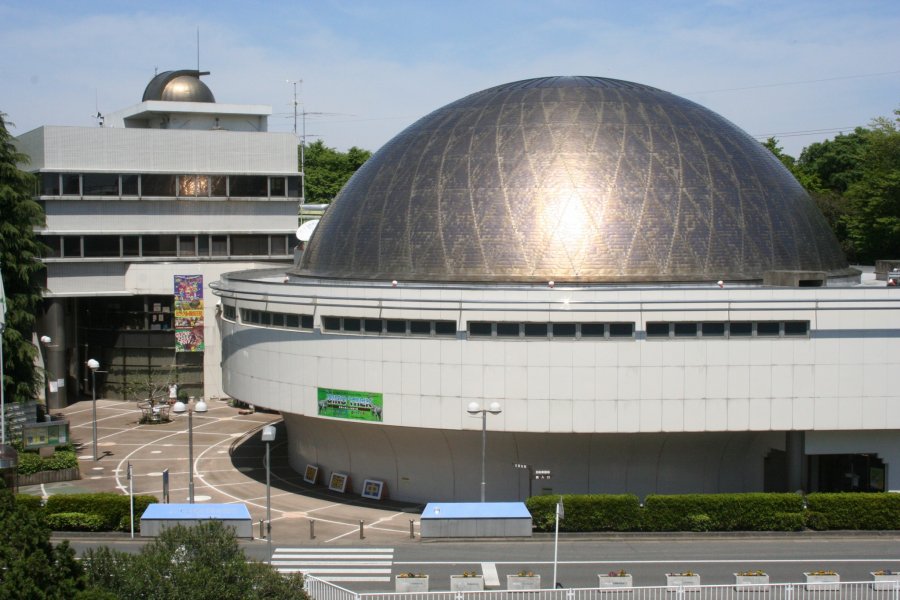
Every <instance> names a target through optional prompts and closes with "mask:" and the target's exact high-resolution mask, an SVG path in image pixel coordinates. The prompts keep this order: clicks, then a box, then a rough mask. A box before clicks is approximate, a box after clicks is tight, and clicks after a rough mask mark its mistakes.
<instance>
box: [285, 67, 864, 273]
mask: <svg viewBox="0 0 900 600" xmlns="http://www.w3.org/2000/svg"><path fill="white" fill-rule="evenodd" d="M781 269H791V270H810V271H826V272H829V273H831V274H832V275H839V274H843V273H844V272H845V271H846V269H847V262H846V260H845V258H844V256H843V254H842V252H841V250H840V248H839V246H838V243H837V240H836V238H835V236H834V235H833V233H832V232H831V230H830V229H829V228H828V225H827V223H826V221H825V219H824V217H823V216H822V214H821V212H820V211H819V210H818V208H817V207H816V205H815V203H814V202H813V200H812V199H811V198H810V197H809V195H808V194H807V193H806V192H805V191H804V189H803V188H802V187H801V186H800V184H799V183H797V181H796V180H795V179H794V178H793V177H792V176H791V175H790V173H789V172H788V171H787V170H786V169H785V168H784V167H783V166H782V165H781V164H780V163H779V162H778V160H777V159H776V158H775V157H774V156H772V155H771V153H770V152H769V151H768V150H766V149H765V148H764V147H763V146H762V145H761V144H760V143H759V142H757V141H756V140H754V139H753V138H751V137H750V136H748V135H747V134H746V133H744V132H742V131H741V130H740V129H738V128H737V127H735V126H734V125H732V124H731V123H730V122H728V121H727V120H725V119H723V118H722V117H720V116H719V115H717V114H715V113H713V112H712V111H710V110H707V109H705V108H703V107H701V106H699V105H697V104H695V103H693V102H690V101H688V100H685V99H683V98H680V97H678V96H675V95H672V94H670V93H668V92H664V91H661V90H658V89H655V88H652V87H648V86H643V85H640V84H636V83H630V82H623V81H618V80H613V79H603V78H597V77H549V78H543V79H534V80H528V81H522V82H515V83H510V84H506V85H501V86H498V87H495V88H491V89H488V90H484V91H481V92H478V93H475V94H472V95H470V96H467V97H465V98H462V99H461V100H458V101H456V102H453V103H451V104H449V105H447V106H445V107H443V108H441V109H438V110H436V111H434V112H432V113H431V114H429V115H427V116H425V117H424V118H422V119H421V120H419V121H418V122H416V123H414V124H413V125H412V126H410V127H409V128H407V129H406V130H405V131H403V132H401V133H400V134H399V135H397V136H396V137H395V138H394V139H393V140H391V141H390V142H388V144H386V145H385V146H384V147H383V148H382V149H381V150H379V151H378V152H377V153H376V154H375V155H374V156H373V157H372V158H371V159H370V160H369V161H368V162H367V163H366V164H365V165H364V166H363V167H362V168H361V169H360V170H359V171H358V172H357V173H356V174H355V175H354V176H353V177H352V178H351V179H350V181H349V182H348V183H347V185H346V186H345V187H344V189H343V190H342V191H341V193H340V194H339V195H338V197H337V198H336V199H335V201H334V203H333V204H332V206H331V207H330V208H329V210H328V211H327V212H326V214H325V216H324V217H323V218H322V220H321V222H320V223H319V225H318V227H317V229H316V232H315V234H314V235H313V237H312V239H311V240H310V243H309V246H308V248H307V250H306V252H305V253H304V255H303V258H302V261H301V263H300V265H299V266H298V268H297V270H296V273H297V274H298V275H305V276H313V277H326V278H341V279H362V280H371V279H386V280H392V279H398V280H410V281H458V282H534V281H546V280H549V279H553V280H555V281H560V282H562V281H570V282H584V283H594V282H597V283H603V282H649V281H710V280H712V281H716V280H719V279H726V280H752V281H760V280H762V278H763V274H764V273H765V272H767V271H771V270H781Z"/></svg>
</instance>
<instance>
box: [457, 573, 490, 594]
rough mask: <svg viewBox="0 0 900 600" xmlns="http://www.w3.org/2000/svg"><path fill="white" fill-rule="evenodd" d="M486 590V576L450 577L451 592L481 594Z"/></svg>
mask: <svg viewBox="0 0 900 600" xmlns="http://www.w3.org/2000/svg"><path fill="white" fill-rule="evenodd" d="M483 590H484V575H473V576H470V577H465V576H463V575H451V576H450V591H451V592H480V591H483Z"/></svg>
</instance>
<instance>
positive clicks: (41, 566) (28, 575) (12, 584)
mask: <svg viewBox="0 0 900 600" xmlns="http://www.w3.org/2000/svg"><path fill="white" fill-rule="evenodd" d="M0 485H2V484H0ZM82 577H83V571H82V567H81V565H80V564H79V562H78V561H77V560H75V551H74V550H72V548H71V547H69V543H68V542H62V543H61V544H58V545H57V546H53V545H52V544H51V543H50V528H49V527H47V524H46V522H45V521H44V516H43V512H42V511H41V510H40V509H36V508H32V507H31V506H29V505H27V504H24V503H21V504H20V503H18V502H16V499H15V496H13V494H12V492H10V491H9V490H8V489H6V488H3V489H2V490H0V598H4V599H7V600H16V599H19V598H22V599H23V600H24V599H26V598H27V599H44V598H46V599H55V598H58V599H60V600H69V599H71V598H75V597H77V594H78V592H79V590H81V589H82V588H83V587H84V580H83V578H82Z"/></svg>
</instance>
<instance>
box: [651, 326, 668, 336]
mask: <svg viewBox="0 0 900 600" xmlns="http://www.w3.org/2000/svg"><path fill="white" fill-rule="evenodd" d="M647 337H669V324H668V323H647Z"/></svg>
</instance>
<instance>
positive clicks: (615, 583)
mask: <svg viewBox="0 0 900 600" xmlns="http://www.w3.org/2000/svg"><path fill="white" fill-rule="evenodd" d="M633 585H634V578H633V577H632V576H631V575H597V587H598V588H600V589H603V590H608V589H614V590H615V589H626V588H630V587H632V586H633Z"/></svg>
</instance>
